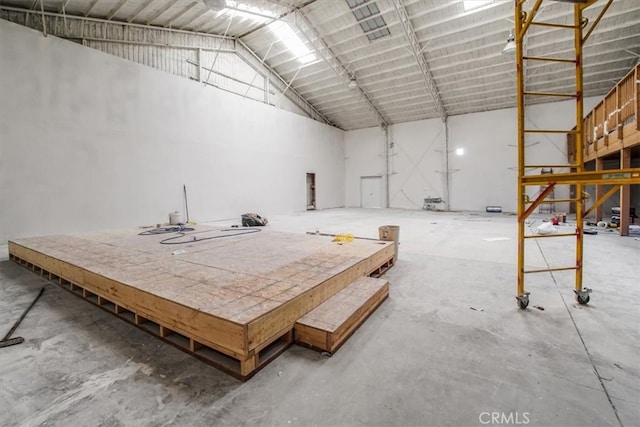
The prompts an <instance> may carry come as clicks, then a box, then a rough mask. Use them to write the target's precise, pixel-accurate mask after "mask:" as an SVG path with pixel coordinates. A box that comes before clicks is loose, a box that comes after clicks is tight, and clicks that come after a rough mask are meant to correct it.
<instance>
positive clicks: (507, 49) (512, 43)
mask: <svg viewBox="0 0 640 427" xmlns="http://www.w3.org/2000/svg"><path fill="white" fill-rule="evenodd" d="M515 51H516V38H515V37H514V36H513V30H511V31H509V37H508V38H507V44H506V45H505V46H504V49H502V54H503V55H510V54H512V53H514V52H515Z"/></svg>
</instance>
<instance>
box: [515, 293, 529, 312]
mask: <svg viewBox="0 0 640 427" xmlns="http://www.w3.org/2000/svg"><path fill="white" fill-rule="evenodd" d="M516 300H517V301H518V307H520V309H521V310H524V309H526V308H527V307H528V306H529V292H525V293H523V294H522V295H518V296H517V297H516Z"/></svg>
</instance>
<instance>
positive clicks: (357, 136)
mask: <svg viewBox="0 0 640 427" xmlns="http://www.w3.org/2000/svg"><path fill="white" fill-rule="evenodd" d="M344 141H345V176H346V179H345V204H346V206H348V207H361V197H360V179H361V177H363V176H381V177H383V178H382V180H383V192H382V200H383V201H384V200H385V193H384V187H385V185H384V176H385V171H386V168H385V157H384V148H385V136H384V132H383V131H382V130H381V129H380V128H378V127H375V128H367V129H359V130H354V131H349V132H345V134H344Z"/></svg>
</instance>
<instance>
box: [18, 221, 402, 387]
mask: <svg viewBox="0 0 640 427" xmlns="http://www.w3.org/2000/svg"><path fill="white" fill-rule="evenodd" d="M259 230H260V229H223V228H217V227H198V228H197V229H196V230H195V231H193V232H189V233H186V234H184V235H177V234H163V235H155V234H153V235H146V236H141V235H138V233H137V232H132V231H125V232H105V233H92V234H82V235H64V236H49V237H34V238H25V239H14V240H11V241H10V242H9V254H10V257H11V259H12V260H14V261H16V262H18V263H20V264H22V265H25V266H27V267H30V268H32V269H33V270H35V271H38V272H40V274H42V275H45V276H48V277H49V278H50V279H53V280H56V282H57V283H58V284H60V285H61V286H63V287H65V288H66V289H68V290H69V291H72V292H74V293H75V294H77V295H79V296H81V297H83V298H85V299H87V300H89V301H91V302H94V303H95V304H97V305H99V306H100V307H102V308H104V309H106V310H108V311H110V312H112V313H113V314H115V315H117V316H119V317H121V318H123V319H124V320H127V321H129V322H131V323H133V324H135V325H137V326H139V327H140V328H142V329H144V330H146V331H148V332H151V333H153V334H154V335H156V336H158V337H160V338H162V339H164V340H166V341H168V342H170V343H172V344H173V345H176V346H177V347H179V348H181V349H183V350H185V351H188V352H190V353H192V354H193V355H195V356H197V357H199V358H201V359H203V360H206V361H208V362H210V363H212V364H214V365H215V366H217V367H219V368H221V369H223V370H225V371H227V372H229V373H232V374H233V375H235V376H237V377H239V378H242V379H246V378H248V377H250V376H251V375H253V374H254V373H255V372H256V370H257V369H259V368H260V367H262V366H264V365H265V364H266V363H267V362H268V361H269V360H271V359H273V358H274V357H275V356H277V354H279V353H280V352H281V351H283V350H284V349H285V348H286V346H288V345H290V344H291V342H292V330H293V326H294V324H295V322H296V321H297V320H298V319H300V318H301V317H303V316H304V315H305V314H307V313H308V312H310V311H311V310H313V309H314V308H316V307H318V306H319V305H320V304H322V303H323V302H324V301H326V300H327V299H329V298H331V297H332V296H333V295H335V294H336V293H338V292H339V291H341V290H342V289H344V288H345V287H346V286H347V285H349V284H350V283H352V282H353V281H354V280H356V279H358V278H359V277H362V276H369V275H372V274H376V273H379V272H380V271H381V270H382V269H384V268H387V267H388V266H389V265H390V262H391V260H392V259H393V256H394V247H393V242H382V241H375V240H364V239H363V240H360V239H356V240H354V241H353V242H351V243H344V244H338V243H335V242H332V241H331V240H332V239H331V238H327V237H323V236H309V235H297V234H289V233H277V232H271V231H269V230H264V231H259ZM171 237H175V239H172V240H168V241H167V240H166V239H167V238H171ZM162 241H165V242H164V244H161V242H162Z"/></svg>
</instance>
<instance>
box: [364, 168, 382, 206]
mask: <svg viewBox="0 0 640 427" xmlns="http://www.w3.org/2000/svg"><path fill="white" fill-rule="evenodd" d="M360 197H361V201H360V206H362V207H363V208H381V207H382V177H381V176H362V177H360Z"/></svg>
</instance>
